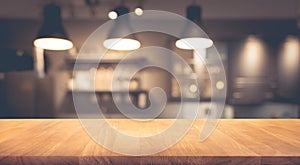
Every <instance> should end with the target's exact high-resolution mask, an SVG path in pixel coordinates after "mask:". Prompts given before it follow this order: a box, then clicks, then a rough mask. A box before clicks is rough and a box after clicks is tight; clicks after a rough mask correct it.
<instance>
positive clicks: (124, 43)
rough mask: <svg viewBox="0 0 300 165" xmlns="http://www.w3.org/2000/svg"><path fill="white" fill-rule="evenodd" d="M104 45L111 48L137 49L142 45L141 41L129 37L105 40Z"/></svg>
mask: <svg viewBox="0 0 300 165" xmlns="http://www.w3.org/2000/svg"><path fill="white" fill-rule="evenodd" d="M103 46H104V47H105V48H107V49H111V50H135V49H138V48H140V47H141V43H140V42H139V41H137V40H134V39H129V38H111V39H107V40H105V41H104V42H103Z"/></svg>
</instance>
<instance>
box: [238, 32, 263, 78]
mask: <svg viewBox="0 0 300 165" xmlns="http://www.w3.org/2000/svg"><path fill="white" fill-rule="evenodd" d="M265 47H266V46H265V45H264V42H263V40H261V39H260V38H259V37H256V36H249V37H248V38H247V39H246V41H245V43H244V45H243V46H242V52H241V56H240V61H239V68H240V69H241V73H242V74H245V75H247V76H259V75H263V74H264V72H265V70H266V68H267V67H268V62H267V50H266V49H265Z"/></svg>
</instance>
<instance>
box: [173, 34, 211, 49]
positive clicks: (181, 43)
mask: <svg viewBox="0 0 300 165" xmlns="http://www.w3.org/2000/svg"><path fill="white" fill-rule="evenodd" d="M175 45H176V47H178V48H180V49H187V50H195V49H196V48H201V49H204V48H209V47H211V46H212V45H213V41H212V40H211V39H209V38H196V37H194V38H183V39H180V40H177V41H176V43H175Z"/></svg>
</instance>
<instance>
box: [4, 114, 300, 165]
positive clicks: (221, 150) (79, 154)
mask: <svg viewBox="0 0 300 165" xmlns="http://www.w3.org/2000/svg"><path fill="white" fill-rule="evenodd" d="M181 120H184V119H181ZM107 121H108V122H109V123H110V124H111V125H113V126H114V127H115V128H116V129H117V130H120V131H122V132H124V133H126V134H129V135H134V136H148V135H151V134H153V133H157V132H161V131H163V130H164V129H165V128H167V127H168V126H169V125H171V124H172V123H173V122H174V120H173V119H157V120H153V121H149V122H143V123H141V122H138V121H132V120H126V119H108V120H107ZM203 122H204V120H197V121H196V122H195V123H194V125H193V127H192V128H191V129H190V131H189V132H188V133H187V134H186V136H185V137H184V138H183V139H182V140H181V141H180V142H179V143H177V144H175V145H174V146H172V147H171V148H169V149H167V150H165V151H163V152H160V153H157V154H154V155H149V156H124V155H120V154H116V153H113V152H111V151H109V150H107V149H105V148H103V147H101V146H100V145H98V144H97V143H96V142H95V141H93V140H92V139H91V138H90V137H89V136H88V134H87V133H86V132H85V131H84V129H83V128H82V127H81V125H80V122H79V120H77V119H2V120H0V164H31V163H35V164H49V163H50V164H51V163H52V164H55V163H60V164H67V163H70V164H86V163H89V164H93V163H95V164H122V163H124V162H126V163H130V164H140V163H142V164H151V163H154V164H162V163H163V164H171V163H172V164H174V163H182V164H241V163H246V164H300V120H299V119H286V120H284V119H267V120H259V119H222V120H220V122H219V125H218V127H217V129H216V130H215V131H214V133H213V134H212V135H211V136H210V137H209V138H208V139H207V140H206V141H204V142H200V141H199V134H200V130H201V126H202V125H203ZM125 147H128V148H129V147H130V146H125Z"/></svg>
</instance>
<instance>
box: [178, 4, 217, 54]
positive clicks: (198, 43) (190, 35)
mask: <svg viewBox="0 0 300 165" xmlns="http://www.w3.org/2000/svg"><path fill="white" fill-rule="evenodd" d="M201 12H202V10H201V7H200V6H199V5H190V6H188V7H187V18H188V19H189V20H190V21H191V22H190V21H189V22H187V24H186V26H185V28H184V31H183V33H182V37H181V38H180V39H179V40H177V41H176V43H175V45H176V47H178V48H180V49H187V50H194V49H195V48H196V47H197V48H209V47H211V46H212V45H213V41H212V40H211V39H209V38H207V37H206V36H205V34H204V32H201V31H199V29H198V28H196V27H195V25H194V23H195V24H196V25H198V26H200V25H201Z"/></svg>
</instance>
